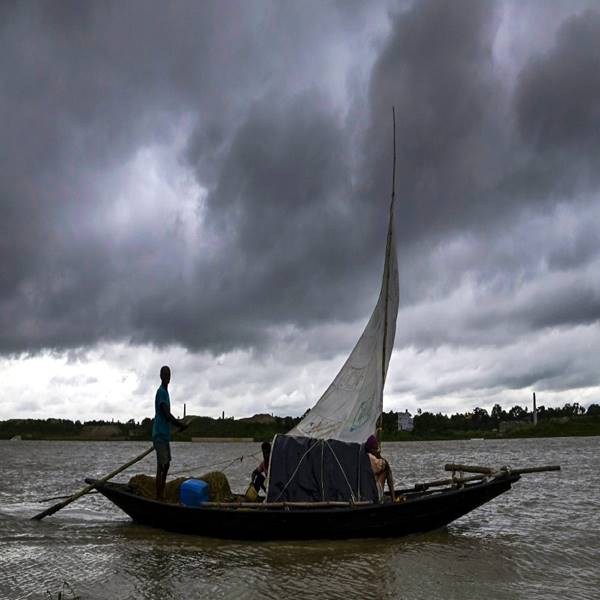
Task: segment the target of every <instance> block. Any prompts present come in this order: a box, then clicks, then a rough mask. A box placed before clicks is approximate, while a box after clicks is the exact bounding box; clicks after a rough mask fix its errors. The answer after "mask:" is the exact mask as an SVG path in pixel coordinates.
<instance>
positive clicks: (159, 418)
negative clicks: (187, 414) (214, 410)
mask: <svg viewBox="0 0 600 600" xmlns="http://www.w3.org/2000/svg"><path fill="white" fill-rule="evenodd" d="M160 381H161V384H160V387H159V388H158V389H157V390H156V396H155V398H154V412H155V414H154V424H153V425H152V442H153V445H154V449H155V450H156V499H157V500H162V499H163V497H164V494H165V484H166V482H167V473H168V472H169V465H170V464H171V446H170V444H169V442H170V441H171V425H175V427H177V428H178V429H179V431H183V430H184V429H185V428H186V427H187V425H185V424H184V423H183V422H182V421H178V420H177V419H176V418H175V417H174V416H173V415H172V414H171V399H170V397H169V382H170V381H171V369H170V368H169V367H167V366H164V367H161V368H160Z"/></svg>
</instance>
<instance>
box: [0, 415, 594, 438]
mask: <svg viewBox="0 0 600 600" xmlns="http://www.w3.org/2000/svg"><path fill="white" fill-rule="evenodd" d="M512 425H513V426H512V428H510V429H508V430H505V431H499V430H498V429H492V428H490V429H481V428H479V429H460V430H456V429H442V430H430V431H416V432H414V431H413V432H408V431H390V430H389V429H384V431H383V436H382V440H383V441H384V442H425V441H435V440H469V439H493V440H501V439H514V438H551V437H581V436H600V416H587V415H581V416H575V417H561V418H556V419H547V420H542V421H540V422H538V424H537V426H535V427H534V426H533V425H532V424H531V423H528V422H526V421H524V422H515V423H513V424H512ZM290 429H291V426H290V423H288V422H286V421H285V420H284V419H281V420H280V422H277V421H276V422H270V423H256V422H248V421H242V420H233V419H225V420H222V419H221V420H220V419H210V418H208V417H198V418H197V419H195V420H194V421H193V422H192V423H191V424H190V426H189V428H188V429H186V430H185V431H184V432H182V433H174V434H173V441H178V442H196V441H202V442H204V441H212V442H223V443H226V442H229V443H239V442H242V441H243V442H248V441H254V442H262V441H265V440H271V439H272V438H273V437H274V436H275V435H276V434H278V433H285V432H287V431H289V430H290ZM151 436H152V428H151V421H150V419H148V422H147V423H145V424H144V426H132V425H127V424H121V423H115V424H107V425H94V426H88V425H81V426H79V427H77V426H72V423H71V422H60V421H58V420H48V421H41V420H31V419H27V420H12V421H0V439H4V440H10V439H12V438H20V439H19V440H18V441H27V440H54V441H79V442H83V441H85V442H100V441H103V442H106V441H115V442H123V441H149V440H150V439H151ZM15 441H17V439H15Z"/></svg>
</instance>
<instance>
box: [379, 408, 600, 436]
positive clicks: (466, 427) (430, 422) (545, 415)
mask: <svg viewBox="0 0 600 600" xmlns="http://www.w3.org/2000/svg"><path fill="white" fill-rule="evenodd" d="M583 416H587V417H600V405H599V404H591V405H590V406H589V407H588V408H587V410H586V409H585V407H583V406H581V405H580V404H579V403H577V402H575V403H573V404H570V403H567V404H565V405H564V406H563V407H560V408H559V407H556V408H546V407H545V406H539V407H538V409H537V418H538V423H542V422H544V421H552V420H556V419H561V418H564V417H567V418H571V417H583ZM532 420H533V411H529V410H528V408H527V407H526V406H525V407H522V406H519V405H516V406H513V407H512V408H511V409H509V410H504V409H503V408H502V407H501V406H500V404H495V405H494V406H493V408H492V410H491V411H490V412H488V411H487V410H486V409H485V408H479V407H477V408H474V409H473V410H472V411H468V412H465V413H456V414H453V415H446V414H443V413H441V412H438V413H432V412H422V411H420V410H419V411H417V414H416V415H415V416H414V417H413V434H414V435H417V436H419V435H426V434H431V433H442V432H449V431H492V430H495V429H498V428H499V427H500V423H502V422H506V421H508V422H531V421H532ZM397 430H398V413H396V412H393V411H390V412H384V413H383V431H384V433H388V434H391V433H394V432H396V431H397Z"/></svg>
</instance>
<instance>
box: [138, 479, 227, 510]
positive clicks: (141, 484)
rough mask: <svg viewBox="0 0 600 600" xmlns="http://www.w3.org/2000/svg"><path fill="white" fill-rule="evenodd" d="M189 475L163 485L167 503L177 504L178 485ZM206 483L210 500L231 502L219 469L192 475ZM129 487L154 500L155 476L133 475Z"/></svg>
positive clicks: (225, 482)
mask: <svg viewBox="0 0 600 600" xmlns="http://www.w3.org/2000/svg"><path fill="white" fill-rule="evenodd" d="M188 479H190V477H178V478H177V479H172V480H171V481H167V484H166V485H165V497H164V501H165V502H168V503H169V504H179V487H180V486H181V484H182V483H183V482H184V481H187V480H188ZM194 479H201V480H202V481H205V482H206V483H208V496H209V500H210V501H211V502H231V501H232V500H233V494H232V493H231V488H230V487H229V481H228V480H227V476H226V475H225V473H222V472H221V471H211V472H210V473H206V474H205V475H202V476H201V477H194ZM129 487H130V488H131V489H132V491H133V493H134V494H137V495H138V496H142V497H144V498H149V499H151V500H156V478H155V477H150V475H134V476H133V477H132V478H131V479H130V480H129Z"/></svg>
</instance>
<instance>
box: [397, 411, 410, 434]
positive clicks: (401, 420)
mask: <svg viewBox="0 0 600 600" xmlns="http://www.w3.org/2000/svg"><path fill="white" fill-rule="evenodd" d="M413 427H414V423H413V418H412V415H411V414H410V413H409V412H408V411H407V410H405V411H404V412H403V413H402V412H401V413H398V431H412V430H413Z"/></svg>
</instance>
